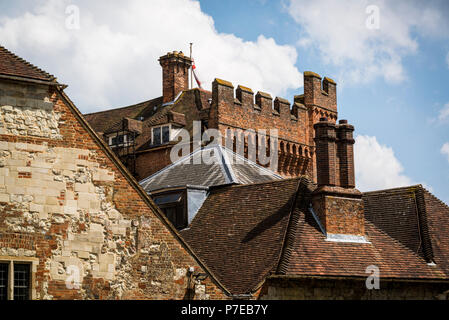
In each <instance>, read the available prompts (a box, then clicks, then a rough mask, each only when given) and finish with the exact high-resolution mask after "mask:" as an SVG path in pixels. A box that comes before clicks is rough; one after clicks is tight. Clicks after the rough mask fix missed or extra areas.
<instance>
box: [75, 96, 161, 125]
mask: <svg viewBox="0 0 449 320" xmlns="http://www.w3.org/2000/svg"><path fill="white" fill-rule="evenodd" d="M161 105H162V97H159V98H156V99H152V100H148V101H144V102H141V103H138V104H135V105H132V106H128V107H122V108H116V109H110V110H105V111H100V112H94V113H88V114H84V118H86V120H87V122H89V124H90V125H91V127H92V128H93V129H94V130H95V131H96V132H103V133H104V132H112V131H113V129H114V128H115V127H118V126H119V125H120V123H121V121H122V119H123V118H131V119H136V118H138V117H139V116H143V117H144V118H147V117H148V116H150V115H151V114H152V113H153V112H154V108H155V107H156V108H157V107H159V106H161Z"/></svg>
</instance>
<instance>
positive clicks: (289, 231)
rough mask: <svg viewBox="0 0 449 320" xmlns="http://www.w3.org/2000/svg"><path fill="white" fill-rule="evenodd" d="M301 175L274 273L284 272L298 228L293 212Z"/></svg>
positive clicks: (301, 179)
mask: <svg viewBox="0 0 449 320" xmlns="http://www.w3.org/2000/svg"><path fill="white" fill-rule="evenodd" d="M303 181H304V180H303V177H301V178H300V179H299V180H298V185H297V186H296V192H295V198H294V200H293V203H292V207H291V209H290V217H289V221H288V224H287V228H286V229H285V234H284V238H283V240H282V246H281V250H280V252H279V258H278V261H277V263H276V273H283V274H285V273H286V272H285V269H286V268H287V265H288V263H289V261H290V256H291V253H292V251H293V245H294V242H295V239H296V232H297V230H298V228H297V227H298V223H299V215H298V214H295V211H296V210H295V209H296V206H297V199H298V196H299V191H300V189H301V185H302V182H303Z"/></svg>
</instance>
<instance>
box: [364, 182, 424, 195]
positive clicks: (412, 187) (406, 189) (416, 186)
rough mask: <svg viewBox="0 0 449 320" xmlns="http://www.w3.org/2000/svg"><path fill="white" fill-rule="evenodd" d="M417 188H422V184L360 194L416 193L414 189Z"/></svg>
mask: <svg viewBox="0 0 449 320" xmlns="http://www.w3.org/2000/svg"><path fill="white" fill-rule="evenodd" d="M419 188H423V186H422V184H415V185H411V186H405V187H396V188H390V189H381V190H374V191H367V192H362V194H375V193H383V192H403V191H416V189H419Z"/></svg>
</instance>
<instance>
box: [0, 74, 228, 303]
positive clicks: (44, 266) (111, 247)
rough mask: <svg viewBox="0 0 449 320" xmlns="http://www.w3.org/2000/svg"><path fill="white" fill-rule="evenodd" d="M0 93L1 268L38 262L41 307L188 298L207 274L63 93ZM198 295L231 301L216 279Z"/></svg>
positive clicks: (7, 86) (34, 89) (28, 88)
mask: <svg viewBox="0 0 449 320" xmlns="http://www.w3.org/2000/svg"><path fill="white" fill-rule="evenodd" d="M0 93H1V105H0V130H1V131H0V133H1V134H0V260H13V259H15V260H19V261H31V260H32V261H34V262H33V263H34V264H33V297H34V298H36V299H75V298H76V299H182V298H185V297H187V296H188V295H187V293H188V290H187V286H188V283H189V279H188V273H187V270H188V268H189V267H194V268H195V270H196V271H197V272H200V273H204V272H205V271H204V270H203V269H202V268H201V266H200V265H199V264H198V263H197V261H196V260H195V259H194V258H193V256H192V255H191V253H190V252H189V251H188V249H187V248H186V247H185V245H183V244H181V242H180V241H179V240H178V238H177V233H176V232H175V231H173V230H170V229H168V227H167V224H168V222H167V220H165V219H164V218H162V217H159V216H158V215H157V214H156V212H155V211H154V209H152V208H151V207H150V205H149V203H148V202H147V201H148V200H146V199H145V198H143V197H142V195H141V194H140V193H139V192H138V191H137V190H136V189H135V188H133V187H132V186H131V184H130V182H129V181H128V180H127V178H126V177H125V175H124V174H123V173H122V171H121V169H120V168H119V167H117V166H116V165H115V163H114V162H113V161H112V160H111V158H110V157H109V156H108V155H107V154H106V153H105V151H104V150H103V149H102V148H101V147H100V145H99V143H98V142H97V141H96V140H95V139H94V138H93V137H92V136H91V135H90V134H89V133H88V131H87V130H86V128H85V127H84V126H83V124H82V123H81V122H80V121H78V119H77V115H76V112H75V111H72V109H71V108H70V107H69V105H68V102H66V100H65V99H64V98H63V97H62V96H61V95H60V93H59V92H57V91H55V90H54V89H52V88H48V87H46V86H38V85H30V84H22V83H12V82H1V83H0ZM30 259H31V260H30ZM70 268H78V270H80V288H79V289H69V288H68V287H67V286H66V283H65V282H66V280H67V277H68V275H67V273H68V269H70ZM194 281H196V280H194ZM195 292H196V294H195V297H194V298H195V299H209V298H210V299H213V298H225V295H224V293H223V291H222V290H221V289H220V287H219V286H217V284H216V283H215V282H214V281H213V280H212V279H211V277H207V278H206V280H203V281H196V286H195ZM190 297H191V296H190Z"/></svg>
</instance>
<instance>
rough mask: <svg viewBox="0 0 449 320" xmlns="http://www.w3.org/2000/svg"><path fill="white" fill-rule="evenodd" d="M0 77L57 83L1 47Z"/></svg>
mask: <svg viewBox="0 0 449 320" xmlns="http://www.w3.org/2000/svg"><path fill="white" fill-rule="evenodd" d="M0 75H7V76H14V77H19V78H25V79H34V80H41V81H45V82H55V83H56V78H55V77H54V76H53V75H51V74H49V73H47V72H45V71H43V70H41V69H39V68H38V67H36V66H34V65H32V64H31V63H29V62H28V61H25V60H24V59H22V58H20V57H18V56H16V55H15V54H14V53H12V52H10V51H9V50H7V49H5V48H4V47H2V46H0Z"/></svg>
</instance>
